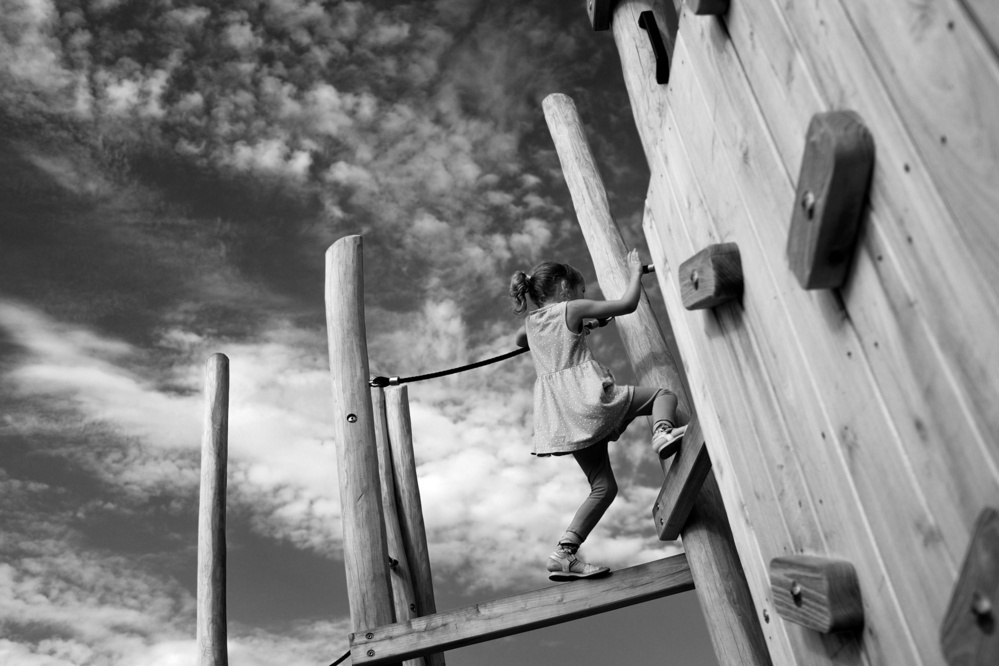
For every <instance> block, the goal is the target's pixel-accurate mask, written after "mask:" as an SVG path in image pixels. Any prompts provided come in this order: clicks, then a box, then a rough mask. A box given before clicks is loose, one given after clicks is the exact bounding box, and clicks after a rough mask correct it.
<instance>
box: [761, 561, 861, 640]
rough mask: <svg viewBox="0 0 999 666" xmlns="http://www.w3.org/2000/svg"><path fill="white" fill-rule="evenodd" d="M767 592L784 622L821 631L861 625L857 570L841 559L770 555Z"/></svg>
mask: <svg viewBox="0 0 999 666" xmlns="http://www.w3.org/2000/svg"><path fill="white" fill-rule="evenodd" d="M770 593H771V595H772V597H773V601H774V609H775V610H776V611H777V614H778V615H780V616H781V617H782V618H784V619H785V620H787V621H788V622H794V623H795V624H800V625H802V626H805V627H808V628H809V629H814V630H815V631H820V632H822V633H824V634H828V633H832V632H834V631H846V630H852V629H859V628H861V627H863V626H864V606H863V603H862V600H861V596H860V584H859V583H858V582H857V572H856V570H855V569H854V568H853V565H852V564H850V563H849V562H847V561H845V560H835V559H829V558H825V557H814V556H811V555H791V556H789V557H777V558H774V559H772V560H770Z"/></svg>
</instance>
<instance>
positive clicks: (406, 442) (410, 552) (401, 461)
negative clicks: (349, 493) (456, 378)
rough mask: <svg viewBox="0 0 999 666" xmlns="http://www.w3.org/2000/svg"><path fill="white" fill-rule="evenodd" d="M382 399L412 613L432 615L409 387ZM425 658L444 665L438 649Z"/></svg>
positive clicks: (392, 390) (389, 392) (391, 391)
mask: <svg viewBox="0 0 999 666" xmlns="http://www.w3.org/2000/svg"><path fill="white" fill-rule="evenodd" d="M385 401H386V414H387V417H388V433H389V445H390V446H391V449H392V471H393V478H394V479H395V497H396V505H397V507H398V516H399V526H400V528H401V530H402V540H403V546H404V548H405V551H406V558H407V560H408V561H409V567H410V573H411V574H412V583H413V592H414V594H415V597H416V615H418V616H426V615H433V614H434V613H436V612H437V601H436V598H435V596H434V579H433V574H432V572H431V569H430V550H429V547H428V545H427V531H426V525H425V523H424V520H423V500H422V499H421V497H420V482H419V478H418V477H417V474H416V455H415V452H414V450H413V425H412V421H411V419H410V414H409V388H408V387H406V386H398V387H393V388H389V389H386V390H385ZM425 659H426V661H427V666H444V654H443V653H441V652H435V653H431V654H428V655H426V656H425Z"/></svg>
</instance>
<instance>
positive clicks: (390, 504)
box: [371, 387, 424, 666]
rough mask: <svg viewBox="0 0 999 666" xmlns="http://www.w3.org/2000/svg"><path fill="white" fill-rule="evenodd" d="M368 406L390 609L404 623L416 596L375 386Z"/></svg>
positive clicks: (412, 663) (417, 663) (409, 664)
mask: <svg viewBox="0 0 999 666" xmlns="http://www.w3.org/2000/svg"><path fill="white" fill-rule="evenodd" d="M371 405H372V408H373V409H374V415H375V442H376V443H377V445H378V476H379V479H380V480H381V489H382V510H383V515H384V517H385V540H386V547H387V548H388V556H389V581H390V583H391V585H392V607H393V610H394V611H395V621H396V622H407V621H409V620H411V619H413V618H414V617H416V596H415V595H414V593H413V576H412V574H411V573H410V568H409V558H408V557H407V556H406V546H405V543H404V541H403V538H402V529H401V528H400V527H399V513H398V510H397V504H398V503H397V502H396V497H395V480H394V476H395V474H394V472H393V469H392V449H391V445H390V444H389V433H388V421H387V418H386V412H385V392H384V391H383V390H382V389H381V388H379V387H372V389H371ZM403 666H424V660H423V658H422V657H417V658H416V659H407V660H406V661H404V662H403Z"/></svg>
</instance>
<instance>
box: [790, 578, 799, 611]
mask: <svg viewBox="0 0 999 666" xmlns="http://www.w3.org/2000/svg"><path fill="white" fill-rule="evenodd" d="M791 598H792V599H794V604H795V605H796V606H800V605H801V585H798V581H796V580H793V581H791Z"/></svg>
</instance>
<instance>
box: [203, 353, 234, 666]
mask: <svg viewBox="0 0 999 666" xmlns="http://www.w3.org/2000/svg"><path fill="white" fill-rule="evenodd" d="M228 447H229V359H228V358H226V356H225V355H224V354H212V355H211V356H209V357H208V363H207V365H206V368H205V420H204V429H203V432H202V436H201V492H200V498H199V504H198V616H197V626H198V628H197V632H198V633H197V641H198V660H199V661H198V663H199V664H200V665H201V666H227V664H228V663H229V653H228V650H227V648H226V614H225V494H226V463H227V457H228Z"/></svg>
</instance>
